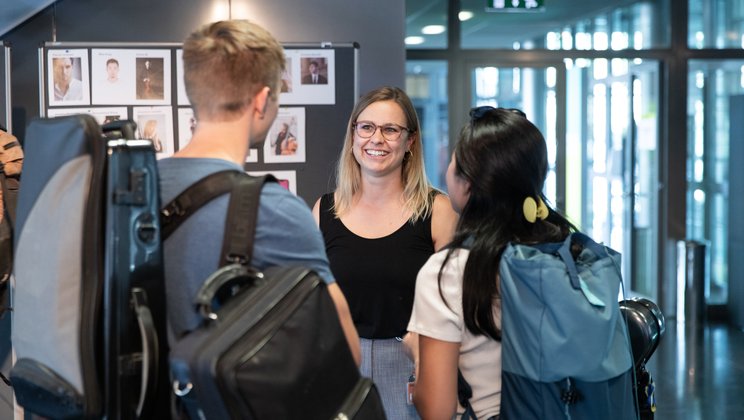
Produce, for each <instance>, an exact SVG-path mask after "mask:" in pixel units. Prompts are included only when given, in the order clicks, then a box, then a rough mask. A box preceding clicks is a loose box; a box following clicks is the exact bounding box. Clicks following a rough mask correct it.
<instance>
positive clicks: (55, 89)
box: [47, 49, 90, 106]
mask: <svg viewBox="0 0 744 420" xmlns="http://www.w3.org/2000/svg"><path fill="white" fill-rule="evenodd" d="M47 75H48V77H47V86H48V90H47V94H48V98H49V106H66V105H90V79H89V77H88V50H86V49H69V50H67V49H66V50H62V49H59V50H58V49H52V50H48V56H47Z"/></svg>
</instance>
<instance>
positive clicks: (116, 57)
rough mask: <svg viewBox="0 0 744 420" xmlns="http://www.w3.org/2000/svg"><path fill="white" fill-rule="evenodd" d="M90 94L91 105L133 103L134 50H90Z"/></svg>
mask: <svg viewBox="0 0 744 420" xmlns="http://www.w3.org/2000/svg"><path fill="white" fill-rule="evenodd" d="M91 69H92V70H91V96H92V98H93V105H132V104H134V103H135V99H136V98H135V51H134V50H125V49H93V50H91Z"/></svg>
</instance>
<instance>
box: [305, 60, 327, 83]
mask: <svg viewBox="0 0 744 420" xmlns="http://www.w3.org/2000/svg"><path fill="white" fill-rule="evenodd" d="M307 71H308V74H306V75H305V76H303V77H302V84H303V85H327V84H328V78H326V77H325V76H323V75H322V74H320V63H319V62H318V60H315V59H313V60H310V62H309V63H308V64H307Z"/></svg>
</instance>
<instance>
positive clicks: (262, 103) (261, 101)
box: [253, 86, 271, 117]
mask: <svg viewBox="0 0 744 420" xmlns="http://www.w3.org/2000/svg"><path fill="white" fill-rule="evenodd" d="M270 94H271V88H270V87H268V86H264V87H263V89H261V90H259V91H258V93H257V94H256V96H254V97H253V102H254V103H255V106H256V107H255V110H256V111H258V112H259V113H260V114H261V116H262V117H263V114H265V113H266V109H267V108H268V106H269V96H270Z"/></svg>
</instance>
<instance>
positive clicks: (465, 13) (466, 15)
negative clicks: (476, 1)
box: [457, 10, 473, 22]
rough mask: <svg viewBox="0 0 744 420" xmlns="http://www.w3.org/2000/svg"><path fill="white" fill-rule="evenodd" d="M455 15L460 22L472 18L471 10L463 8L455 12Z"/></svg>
mask: <svg viewBox="0 0 744 420" xmlns="http://www.w3.org/2000/svg"><path fill="white" fill-rule="evenodd" d="M457 17H458V18H459V19H460V20H461V21H462V22H465V21H466V20H470V19H472V18H473V12H471V11H470V10H463V11H462V12H460V13H458V14H457Z"/></svg>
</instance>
